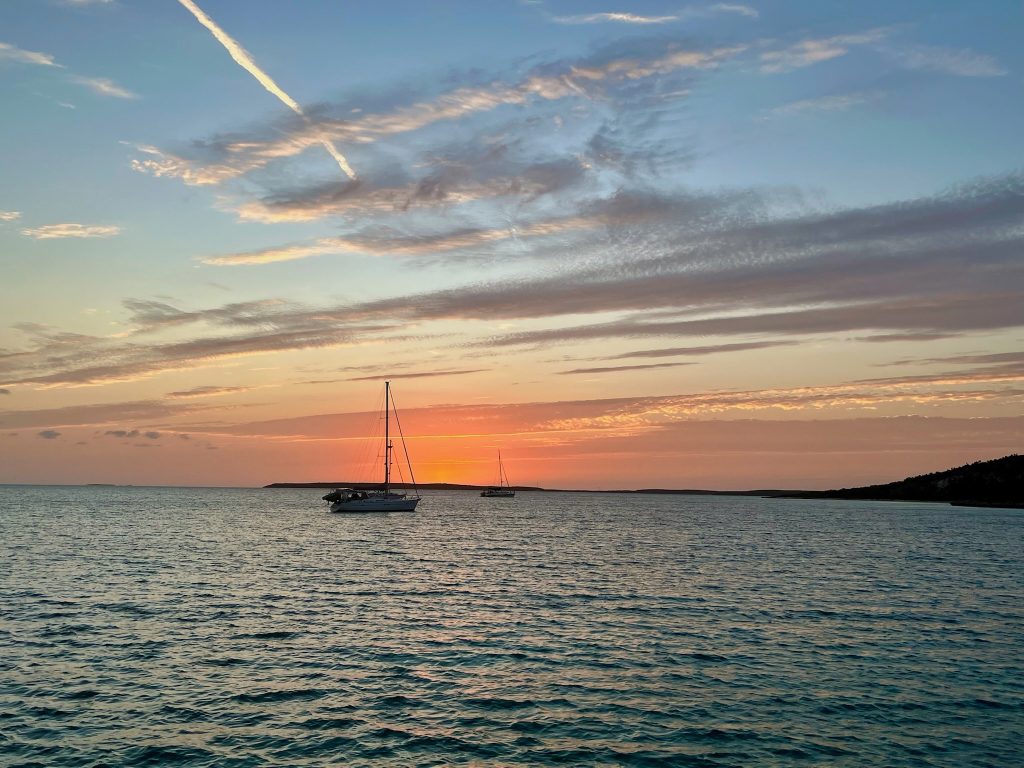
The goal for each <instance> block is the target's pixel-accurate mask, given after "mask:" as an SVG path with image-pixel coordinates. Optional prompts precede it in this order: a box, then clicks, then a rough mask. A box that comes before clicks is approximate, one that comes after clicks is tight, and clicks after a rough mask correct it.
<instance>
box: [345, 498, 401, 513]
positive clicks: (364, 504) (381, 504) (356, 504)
mask: <svg viewBox="0 0 1024 768" xmlns="http://www.w3.org/2000/svg"><path fill="white" fill-rule="evenodd" d="M419 502H420V500H419V499H418V498H412V499H406V498H403V497H401V496H387V497H373V496H371V497H370V498H368V499H352V500H350V501H336V502H334V503H333V504H331V512H335V513H349V514H358V513H364V512H412V511H414V510H415V509H416V505H417V504H419Z"/></svg>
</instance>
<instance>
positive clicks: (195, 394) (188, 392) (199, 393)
mask: <svg viewBox="0 0 1024 768" xmlns="http://www.w3.org/2000/svg"><path fill="white" fill-rule="evenodd" d="M251 389H253V387H216V386H212V385H211V386H203V387H193V388H192V389H183V390H179V391H177V392H168V393H167V397H169V398H171V399H172V400H189V399H193V398H199V397H220V396H222V395H236V394H240V393H242V392H248V391H250V390H251Z"/></svg>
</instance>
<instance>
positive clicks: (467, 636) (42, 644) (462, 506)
mask: <svg viewBox="0 0 1024 768" xmlns="http://www.w3.org/2000/svg"><path fill="white" fill-rule="evenodd" d="M321 493H322V492H318V491H316V490H311V491H299V490H226V489H215V490H208V489H203V490H196V489H145V488H16V487H8V488H0V553H2V561H0V764H3V765H12V766H13V765H45V766H51V765H53V766H88V765H132V766H141V765H162V764H165V763H174V764H178V765H209V766H214V765H216V766H250V765H273V766H283V765H296V766H321V765H328V764H336V765H382V764H387V765H424V766H427V765H509V766H511V765H553V764H568V765H638V766H645V765H651V766H657V765H666V766H668V765H671V766H690V765H693V766H762V765H763V766H783V765H799V764H803V765H837V766H858V767H860V766H917V765H921V766H927V765H936V766H1016V765H1022V764H1024V756H1022V755H1024V753H1022V749H1024V747H1022V743H1024V512H1021V511H1014V510H994V509H962V508H952V507H946V506H941V505H927V504H895V505H894V504H889V505H886V504H879V503H860V502H831V503H829V502H819V501H807V500H796V501H784V500H772V499H754V498H734V497H708V496H699V497H698V496H694V497H669V496H629V495H599V494H578V495H577V494H529V493H520V494H519V496H517V497H516V498H515V499H481V498H480V497H478V496H476V495H473V494H469V493H451V494H440V493H438V494H430V495H428V496H427V497H426V498H425V499H424V501H423V502H422V503H421V505H420V511H419V512H416V513H412V514H409V513H404V514H403V513H396V514H391V515H353V516H331V515H328V514H326V513H325V511H324V508H323V506H322V505H321V502H319V496H320V494H321Z"/></svg>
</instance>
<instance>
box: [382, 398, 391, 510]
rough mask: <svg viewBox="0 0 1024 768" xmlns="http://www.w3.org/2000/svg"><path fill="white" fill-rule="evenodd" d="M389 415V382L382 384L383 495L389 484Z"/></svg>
mask: <svg viewBox="0 0 1024 768" xmlns="http://www.w3.org/2000/svg"><path fill="white" fill-rule="evenodd" d="M390 415H391V382H390V381H385V382H384V495H385V496H387V494H388V485H389V484H390V483H391V434H390V431H389V423H388V419H389V417H390Z"/></svg>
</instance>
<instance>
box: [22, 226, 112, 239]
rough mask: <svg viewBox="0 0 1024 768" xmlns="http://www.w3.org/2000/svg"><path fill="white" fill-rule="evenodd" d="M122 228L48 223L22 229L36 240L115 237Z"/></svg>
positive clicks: (26, 234) (24, 233)
mask: <svg viewBox="0 0 1024 768" xmlns="http://www.w3.org/2000/svg"><path fill="white" fill-rule="evenodd" d="M120 232H121V228H120V227H116V226H109V225H100V224H75V223H67V224H46V225H45V226H42V227H31V228H28V229H23V230H21V234H23V235H24V236H25V237H31V238H32V239H34V240H57V239H62V238H84V237H113V236H114V235H117V234H120Z"/></svg>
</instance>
